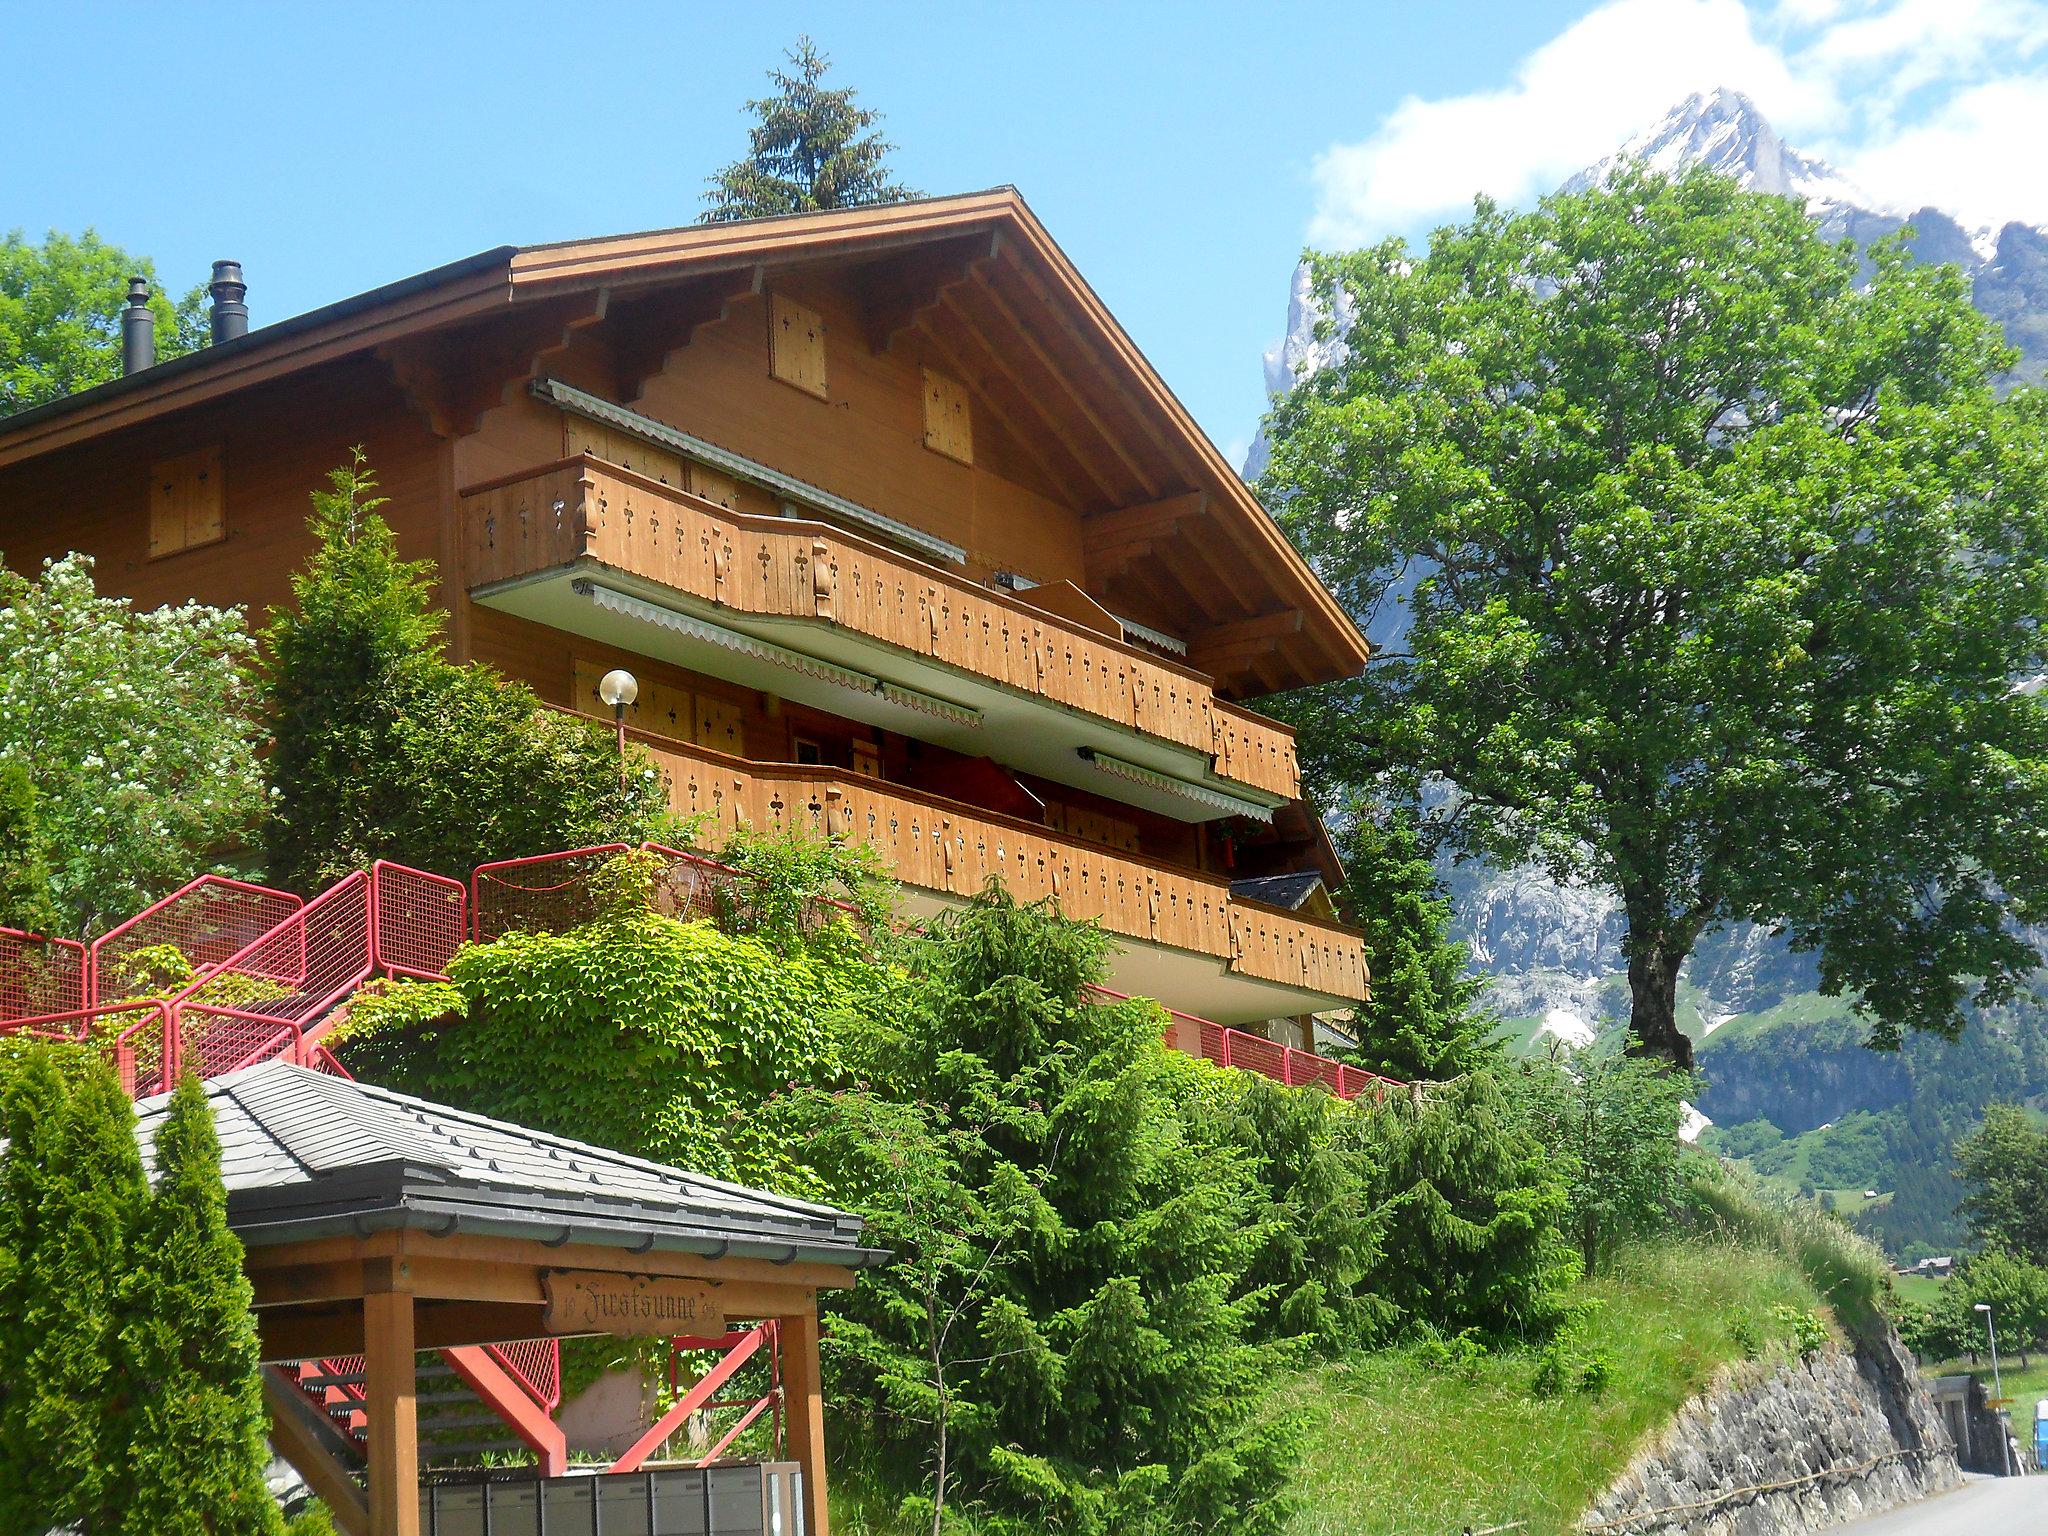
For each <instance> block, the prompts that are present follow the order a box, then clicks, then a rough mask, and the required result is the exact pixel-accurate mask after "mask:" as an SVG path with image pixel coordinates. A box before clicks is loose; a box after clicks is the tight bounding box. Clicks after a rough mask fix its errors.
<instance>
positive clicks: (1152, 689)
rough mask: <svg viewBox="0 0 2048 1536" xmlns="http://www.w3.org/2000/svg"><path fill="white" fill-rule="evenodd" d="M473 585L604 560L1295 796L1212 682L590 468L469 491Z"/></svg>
mask: <svg viewBox="0 0 2048 1536" xmlns="http://www.w3.org/2000/svg"><path fill="white" fill-rule="evenodd" d="M463 499H464V507H465V522H466V530H467V533H466V536H467V539H468V558H469V578H470V581H471V582H472V583H473V584H475V585H477V586H485V585H489V584H491V583H495V582H500V581H505V580H509V579H512V578H515V577H520V576H530V575H534V574H537V573H539V572H543V571H549V570H554V569H557V568H560V567H563V566H566V565H568V564H570V563H571V562H573V561H577V560H581V559H586V558H587V559H594V560H598V561H601V562H603V563H604V564H606V565H608V566H612V567H614V568H616V569H618V570H623V571H629V572H631V573H633V574H634V575H636V576H640V577H643V578H645V579H646V580H649V581H653V582H658V583H660V584H661V585H662V586H665V587H668V588H671V589H673V590H675V591H677V592H682V593H687V594H688V595H690V596H691V597H694V598H699V599H702V600H705V601H708V602H713V603H718V604H722V605H724V606H725V607H728V608H731V609H733V610H735V611H737V612H740V613H748V614H759V615H762V616H773V617H789V618H807V619H816V620H821V621H824V622H828V623H832V624H837V625H841V626H843V627H845V628H846V629H849V630H852V631H855V632H857V633H859V634H862V635H865V636H868V637H870V638H872V639H876V640H880V641H884V642H886V643H887V644H890V645H894V646H899V647H901V648H902V649H904V650H906V651H910V652H912V653H914V654H916V655H919V656H924V657H928V658H930V659H931V660H933V661H937V662H940V663H943V664H945V665H948V666H953V667H958V668H960V669H962V670H963V671H967V672H971V673H974V674H975V675H977V676H979V677H984V678H988V679H992V680H993V681H996V682H999V683H1003V684H1006V685H1008V686H1010V687H1012V688H1016V689H1020V690H1022V691H1024V692H1026V693H1032V694H1037V695H1040V696H1042V697H1044V698H1046V699H1049V700H1051V701H1053V702H1054V703H1057V704H1062V705H1065V706H1067V707H1068V708H1071V709H1075V710H1079V711H1081V712H1083V713H1085V714H1089V715H1093V716H1096V717H1097V718H1099V719H1104V720H1109V721H1113V722H1115V723H1116V724H1118V725H1124V726H1129V727H1131V728H1132V729H1134V730H1138V731H1142V732H1144V733H1146V734H1147V735H1151V736H1156V737H1159V738H1162V739H1164V740H1167V741H1171V742H1174V743H1176V744H1177V745H1180V746H1183V747H1190V748H1193V749H1194V750H1195V751H1198V752H1202V753H1206V754H1210V755H1211V756H1213V758H1214V760H1215V766H1216V772H1217V773H1218V774H1219V775H1221V776H1222V777H1223V778H1226V779H1231V780H1234V781H1236V782H1237V783H1240V784H1247V785H1251V786H1252V787H1254V788H1257V789H1262V790H1266V791H1269V792H1271V793H1274V794H1279V795H1284V796H1286V797H1287V798H1288V799H1290V800H1291V799H1298V798H1299V797H1300V794H1301V772H1300V768H1299V766H1298V764H1297V763H1296V760H1295V752H1294V736H1293V733H1292V732H1291V731H1290V730H1289V729H1288V728H1287V727H1285V726H1283V725H1280V724H1278V723H1277V722H1274V721H1271V720H1267V719H1265V718H1264V717H1262V716H1259V715H1256V714H1253V713H1252V712H1251V711H1249V710H1245V709H1240V708H1238V707H1237V706H1235V705H1232V704H1229V703H1226V702H1224V701H1223V700H1220V699H1218V698H1217V697H1216V696H1215V693H1214V691H1213V688H1212V685H1211V681H1210V679H1209V678H1207V677H1205V676H1204V675H1203V674H1201V673H1199V672H1196V671H1193V670H1192V669H1190V668H1187V667H1182V666H1177V665H1175V664H1173V663H1171V662H1168V661H1165V660H1163V659H1161V658H1159V657H1156V656H1153V655H1151V654H1149V653H1147V652H1145V651H1142V650H1140V649H1138V648H1137V647H1135V646H1131V645H1127V644H1123V643H1120V642H1118V641H1114V640H1110V639H1108V638H1106V637H1105V636H1103V635H1100V634H1097V633H1095V632H1094V631H1092V630H1090V629H1087V628H1085V627H1083V626H1081V625H1078V624H1074V623H1070V622H1069V621H1067V620H1064V619H1061V618H1059V617H1057V616H1055V615H1052V614H1048V613H1045V612H1043V611H1041V610H1039V609H1036V608H1033V607H1031V606H1030V605H1029V604H1027V603H1022V602H1019V601H1018V600H1016V599H1015V598H1012V597H1010V596H1008V595H1007V594H1005V593H1001V592H997V591H994V590H992V589H990V588H987V587H983V586H981V585H979V584H978V583H976V582H973V581H970V580H968V579H967V578H965V577H963V576H959V575H955V574H952V573H950V572H947V571H943V570H940V569H939V568H938V567H936V566H931V565H927V564H924V563H923V562H921V561H919V560H916V559H914V558H912V557H910V556H907V555H903V554H899V553H896V552H894V551H892V550H889V549H885V548H884V547H882V546H881V545H879V544H875V543H872V542H870V541H868V540H866V539H863V538H860V537H858V536H856V535H853V534H849V533H846V532H845V531H843V530H841V529H838V528H835V527H830V526H828V525H826V524H823V523H816V522H805V521H798V520H794V519H788V518H769V517H755V516H750V515H747V514H744V513H735V512H730V511H727V510H726V509H725V508H723V507H720V506H718V505H716V504H714V503H712V502H708V501H704V500H701V499H700V498H698V497H695V496H692V495H690V494H688V493H687V492H684V491H679V490H677V489H675V488H674V487H671V486H666V485H663V484H661V483H660V482H658V481H654V480H649V479H646V478H644V477H642V476H640V475H637V474H634V473H633V472H632V471H630V470H624V469H618V468H616V467H614V466H611V465H608V464H604V463H601V462H600V461H598V460H595V459H590V458H581V457H579V458H575V459H568V460H564V461H562V462H560V463H558V464H554V465H551V466H549V467H547V468H544V469H539V470H534V471H530V472H528V473H525V474H522V475H518V476H514V477H510V478H508V479H504V480H497V481H492V482H490V483H489V484H486V485H480V486H476V487H473V488H472V489H470V490H468V491H465V492H464V493H463Z"/></svg>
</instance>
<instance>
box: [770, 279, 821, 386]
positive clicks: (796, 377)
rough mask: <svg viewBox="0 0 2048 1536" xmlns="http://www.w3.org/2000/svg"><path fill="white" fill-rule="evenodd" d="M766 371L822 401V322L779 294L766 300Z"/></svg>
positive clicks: (811, 312)
mask: <svg viewBox="0 0 2048 1536" xmlns="http://www.w3.org/2000/svg"><path fill="white" fill-rule="evenodd" d="M768 371H769V372H770V373H772V374H774V375H775V377H776V378H778V379H780V380H782V381H783V383H785V384H794V385H795V386H796V387H797V388H798V389H801V390H803V391H804V392H805V393H806V394H812V395H816V396H817V397H818V398H819V399H820V400H822V399H824V398H825V320H824V317H823V316H822V315H820V314H819V313H818V312H817V311H816V310H815V309H812V308H810V307H809V306H808V305H805V304H799V303H797V301H796V300H795V299H791V298H786V297H784V296H783V295H782V294H779V293H776V294H770V295H769V298H768Z"/></svg>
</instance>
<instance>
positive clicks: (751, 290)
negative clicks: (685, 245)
mask: <svg viewBox="0 0 2048 1536" xmlns="http://www.w3.org/2000/svg"><path fill="white" fill-rule="evenodd" d="M763 281H764V279H763V271H762V267H761V265H760V264H759V263H758V262H757V263H755V264H754V265H753V266H752V267H749V268H746V269H743V270H742V271H739V272H725V273H720V274H719V275H718V276H716V277H712V278H708V279H706V280H704V281H702V282H697V283H692V284H690V285H689V286H687V287H683V288H673V289H657V290H656V291H654V292H652V293H646V294H640V295H615V296H614V297H613V298H612V301H611V303H610V305H609V306H608V307H607V309H606V313H605V322H604V334H605V339H606V340H607V341H608V342H609V343H610V344H611V349H612V358H613V363H614V366H615V368H616V370H617V375H618V380H617V382H618V387H619V393H618V398H619V399H621V400H637V399H638V398H639V397H640V392H641V390H642V389H644V388H645V387H646V384H647V381H648V380H649V379H651V378H653V377H654V376H655V375H656V374H658V373H660V372H661V371H662V369H663V368H664V367H665V366H667V363H668V358H669V354H670V353H672V352H676V351H679V350H681V349H682V348H684V347H687V346H688V345H689V344H690V343H691V342H692V341H693V340H695V339H696V335H697V331H698V328H699V327H700V326H706V325H709V324H711V323H712V322H713V321H715V320H723V319H724V318H725V317H726V316H727V315H728V314H730V313H731V311H732V306H733V305H734V304H735V303H737V302H738V301H739V300H741V299H744V298H747V297H749V296H751V295H753V294H757V293H759V292H761V290H762V287H763Z"/></svg>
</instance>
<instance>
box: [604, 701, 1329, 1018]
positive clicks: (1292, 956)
mask: <svg viewBox="0 0 2048 1536" xmlns="http://www.w3.org/2000/svg"><path fill="white" fill-rule="evenodd" d="M632 735H633V736H634V738H635V739H636V740H637V741H639V742H640V743H641V744H642V745H643V746H644V747H646V749H647V750H648V751H649V752H650V753H651V754H652V755H653V756H654V758H655V759H656V760H657V761H658V762H659V763H660V764H661V766H662V767H663V768H664V769H665V770H666V771H667V773H668V776H669V784H670V798H671V800H672V802H673V804H674V806H675V809H676V810H677V811H678V812H679V813H681V814H684V815H701V816H703V817H704V818H705V824H706V828H707V840H709V841H711V842H714V843H715V842H716V841H717V838H716V836H715V834H711V833H710V831H709V829H712V828H717V829H723V830H727V831H729V830H731V829H732V828H734V827H737V826H739V825H740V824H741V823H743V822H744V823H747V824H750V825H753V826H756V827H762V828H783V827H791V826H797V827H807V828H809V829H811V830H813V831H815V832H818V833H825V834H833V835H838V836H844V837H849V838H857V839H860V840H862V841H865V842H868V843H872V844H873V845H874V846H875V847H876V848H877V849H878V850H879V851H880V852H881V854H882V856H883V857H884V859H886V860H887V861H888V863H889V864H890V865H891V866H892V867H893V869H894V871H895V874H896V877H897V878H898V879H899V880H901V881H902V882H903V883H904V884H905V886H907V887H910V888H912V891H911V894H912V897H913V902H912V905H913V907H914V908H915V907H916V906H918V905H919V904H920V903H919V902H918V901H917V900H916V899H915V898H916V897H917V894H918V893H920V892H925V893H933V894H935V895H937V896H939V897H942V898H949V899H963V898H966V897H970V896H973V895H975V894H976V893H977V892H979V891H980V890H981V889H982V887H983V886H984V885H985V884H986V883H987V882H988V880H989V879H990V877H992V876H993V877H995V878H998V879H1000V880H1002V881H1003V883H1004V884H1005V885H1006V886H1007V887H1008V888H1009V889H1010V891H1011V892H1012V894H1014V895H1015V896H1017V897H1018V898H1019V899H1020V900H1024V901H1034V900H1038V899H1040V898H1042V897H1047V896H1052V897H1056V898H1058V900H1059V902H1060V905H1061V908H1062V910H1064V911H1065V912H1066V913H1067V915H1068V916H1070V917H1076V918H1083V919H1087V918H1093V919H1095V920H1097V921H1099V922H1100V923H1101V925H1102V926H1103V928H1104V929H1106V930H1107V931H1108V932H1110V933H1112V934H1116V935H1117V936H1119V937H1120V938H1124V939H1129V940H1136V941H1139V943H1140V944H1142V945H1145V946H1158V947H1159V949H1160V951H1161V952H1168V951H1181V952H1185V953H1186V954H1187V955H1188V956H1189V957H1202V958H1203V959H1204V960H1205V961H1207V962H1209V965H1208V966H1207V969H1206V971H1205V970H1204V969H1203V968H1202V967H1199V966H1190V967H1183V968H1182V969H1181V970H1180V971H1178V972H1173V973H1169V972H1168V971H1165V970H1161V969H1159V968H1157V967H1154V968H1152V969H1150V970H1147V969H1145V967H1143V966H1142V965H1140V966H1138V967H1137V970H1138V971H1139V972H1141V973H1142V975H1143V977H1144V978H1146V979H1145V980H1144V981H1143V984H1138V985H1133V986H1131V987H1128V988H1127V989H1126V990H1131V991H1140V992H1144V993H1146V994H1147V995H1151V996H1157V997H1160V999H1161V1001H1163V1002H1166V1003H1168V1004H1169V1005H1170V1006H1174V1007H1183V1008H1187V1009H1189V1010H1190V1011H1200V1012H1206V1013H1207V1014H1208V1015H1209V1016H1210V1017H1212V1018H1221V1019H1222V1022H1226V1023H1228V1022H1233V1021H1234V1020H1245V1019H1254V1018H1268V1017H1277V1016H1282V1015H1286V1014H1291V1013H1301V1012H1307V1011H1311V1010H1315V1009H1322V1008H1329V1007H1334V1006H1341V1005H1343V1004H1346V1003H1350V1002H1355V1001H1359V1000H1362V999H1363V998H1364V997H1365V996H1366V995H1367V982H1368V976H1367V969H1366V959H1365V942H1364V939H1363V938H1362V937H1361V936H1360V935H1359V934H1357V933H1356V932H1354V931H1352V930H1351V929H1348V928H1344V927H1341V926H1339V925H1337V924H1334V923H1326V922H1320V921H1317V920H1316V919H1313V918H1308V917H1303V916H1302V915H1300V914H1299V913H1295V912H1286V911H1282V910H1280V909H1278V908H1275V907H1267V906H1262V905H1260V904H1258V903H1256V902H1249V901H1244V900H1240V899H1234V898H1233V897H1232V896H1231V894H1230V888H1229V886H1228V885H1227V884H1226V883H1225V882H1223V881H1221V880H1217V879H1215V878H1213V877H1211V876H1208V875H1204V874H1201V873H1199V872H1196V871H1192V870H1185V869H1176V868H1174V867H1172V866H1171V865H1167V864H1162V863H1159V862H1156V861H1153V860H1149V859H1143V858H1137V857H1133V856H1132V855H1129V854H1123V853H1118V852H1115V851H1113V850H1111V849H1107V848H1100V847H1096V846H1094V845H1092V844H1089V843H1084V842H1082V841H1080V840H1079V839H1076V838H1072V837H1068V836H1066V835H1065V834H1063V833H1059V832H1055V831H1053V830H1052V829H1050V828H1047V827H1042V826H1037V825H1034V824H1032V823H1030V822H1026V821H1020V820H1018V819H1016V818H1014V817H1009V816H1003V815H1000V814H998V813H996V812H992V811H986V810H982V809H980V808H978V807H975V806H971V805H966V804H962V803H961V802H958V801H953V800H947V799H943V798H941V797H939V796H936V795H929V794H925V793H923V792H922V791H919V790H915V789H911V788H909V787H908V786H906V785H901V784H892V783H888V782H885V781H883V780H879V779H868V778H861V777H858V776H855V775H852V774H849V773H847V772H846V771H845V770H843V769H838V768H814V767H806V766H801V765H797V764H788V763H755V762H751V761H748V760H747V759H745V758H738V757H730V756H727V755H725V754H723V753H717V752H711V751H707V750H705V749H703V748H699V747H694V746H690V745H687V744H685V743H682V742H677V741H672V740H669V739H668V738H665V737H660V736H654V735H651V734H649V733H645V732H640V731H634V732H633V733H632ZM945 904H950V901H941V902H937V903H933V902H929V901H926V902H924V903H923V905H924V906H925V907H926V908H927V909H930V908H932V907H934V906H937V905H945ZM1169 974H1173V975H1176V976H1178V977H1179V978H1180V982H1179V984H1180V985H1182V986H1184V987H1186V988H1191V989H1195V990H1193V991H1183V992H1182V993H1181V995H1178V996H1166V995H1164V994H1165V993H1166V992H1167V991H1169V990H1172V989H1173V988H1174V986H1175V982H1173V981H1164V982H1162V981H1160V980H1157V978H1160V977H1164V976H1167V975H1169ZM1119 976H1120V977H1122V978H1123V979H1128V980H1133V981H1137V980H1139V979H1140V978H1139V976H1137V975H1133V973H1132V971H1131V970H1130V969H1128V968H1126V969H1124V970H1120V971H1119ZM1217 977H1223V978H1229V979H1230V980H1232V981H1235V982H1239V983H1263V984H1265V985H1263V986H1256V985H1254V986H1247V985H1228V984H1223V985H1214V984H1212V979H1213V978H1217ZM1198 993H1199V995H1197V994H1198ZM1225 1015H1230V1016H1234V1018H1233V1017H1223V1016H1225Z"/></svg>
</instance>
